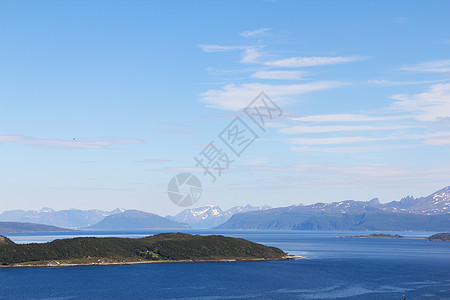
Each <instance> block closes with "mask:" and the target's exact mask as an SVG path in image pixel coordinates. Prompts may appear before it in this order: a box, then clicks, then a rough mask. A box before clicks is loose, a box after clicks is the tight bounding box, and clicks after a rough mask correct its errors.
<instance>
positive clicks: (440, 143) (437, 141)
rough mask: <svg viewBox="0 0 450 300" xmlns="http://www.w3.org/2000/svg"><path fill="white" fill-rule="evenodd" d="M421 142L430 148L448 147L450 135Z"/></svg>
mask: <svg viewBox="0 0 450 300" xmlns="http://www.w3.org/2000/svg"><path fill="white" fill-rule="evenodd" d="M423 142H424V144H426V145H432V146H443V145H450V135H447V136H437V137H431V138H427V139H425V140H424V141H423Z"/></svg>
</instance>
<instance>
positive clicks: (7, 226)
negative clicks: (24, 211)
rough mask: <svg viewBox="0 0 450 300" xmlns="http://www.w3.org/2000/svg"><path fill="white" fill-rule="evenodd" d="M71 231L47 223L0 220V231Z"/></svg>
mask: <svg viewBox="0 0 450 300" xmlns="http://www.w3.org/2000/svg"><path fill="white" fill-rule="evenodd" d="M68 231H73V230H71V229H67V228H60V227H55V226H49V225H42V224H34V223H26V222H25V223H22V222H0V233H13V232H68Z"/></svg>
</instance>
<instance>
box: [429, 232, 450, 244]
mask: <svg viewBox="0 0 450 300" xmlns="http://www.w3.org/2000/svg"><path fill="white" fill-rule="evenodd" d="M427 240H429V241H445V242H450V233H448V232H446V233H436V234H433V235H432V236H429V237H428V238H427Z"/></svg>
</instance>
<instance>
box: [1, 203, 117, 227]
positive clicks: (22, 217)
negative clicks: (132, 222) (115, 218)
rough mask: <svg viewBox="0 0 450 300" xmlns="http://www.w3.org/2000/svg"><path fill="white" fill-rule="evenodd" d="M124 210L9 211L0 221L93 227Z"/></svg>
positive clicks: (3, 214)
mask: <svg viewBox="0 0 450 300" xmlns="http://www.w3.org/2000/svg"><path fill="white" fill-rule="evenodd" d="M124 211H125V210H124V209H121V208H116V209H115V210H112V211H104V210H98V209H90V210H80V209H67V210H59V211H57V210H54V209H51V208H48V207H44V208H42V209H41V210H9V211H5V212H3V213H1V214H0V221H4V222H29V223H37V224H44V225H51V226H57V227H65V228H73V229H76V228H83V227H88V226H91V225H94V224H96V223H98V222H100V221H101V220H103V219H104V218H105V217H107V216H110V215H114V214H117V213H122V212H124Z"/></svg>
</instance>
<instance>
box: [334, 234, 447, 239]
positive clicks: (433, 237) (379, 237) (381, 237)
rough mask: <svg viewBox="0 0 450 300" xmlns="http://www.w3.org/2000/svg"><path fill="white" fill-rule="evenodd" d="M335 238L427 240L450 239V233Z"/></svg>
mask: <svg viewBox="0 0 450 300" xmlns="http://www.w3.org/2000/svg"><path fill="white" fill-rule="evenodd" d="M337 238H341V239H342V238H351V239H376V238H378V239H408V240H428V241H450V233H436V234H433V235H432V236H429V237H420V236H417V237H406V236H401V235H398V234H386V233H374V234H367V235H349V236H337Z"/></svg>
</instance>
